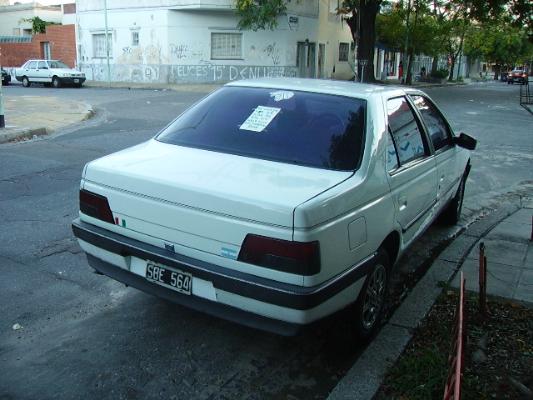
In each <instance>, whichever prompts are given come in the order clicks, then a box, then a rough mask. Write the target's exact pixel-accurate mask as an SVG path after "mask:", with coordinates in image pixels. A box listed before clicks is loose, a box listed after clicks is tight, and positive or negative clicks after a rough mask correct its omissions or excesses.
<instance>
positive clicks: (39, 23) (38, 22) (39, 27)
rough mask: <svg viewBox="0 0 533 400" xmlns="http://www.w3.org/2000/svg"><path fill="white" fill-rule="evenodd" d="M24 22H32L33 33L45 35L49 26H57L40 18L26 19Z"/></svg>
mask: <svg viewBox="0 0 533 400" xmlns="http://www.w3.org/2000/svg"><path fill="white" fill-rule="evenodd" d="M22 21H24V22H31V33H33V34H36V33H45V32H46V27H47V26H48V25H56V23H55V22H49V21H44V20H42V19H41V18H39V17H32V18H24V19H23V20H22Z"/></svg>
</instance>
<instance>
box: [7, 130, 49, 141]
mask: <svg viewBox="0 0 533 400" xmlns="http://www.w3.org/2000/svg"><path fill="white" fill-rule="evenodd" d="M47 134H48V131H47V130H46V128H45V127H41V128H32V129H20V130H19V129H13V130H10V131H8V132H1V131H0V144H3V143H8V142H12V141H15V140H17V139H31V138H33V137H34V136H44V135H47Z"/></svg>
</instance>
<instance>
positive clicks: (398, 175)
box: [73, 78, 476, 338]
mask: <svg viewBox="0 0 533 400" xmlns="http://www.w3.org/2000/svg"><path fill="white" fill-rule="evenodd" d="M475 145H476V141H475V139H473V138H471V137H469V136H467V135H465V134H461V135H459V136H456V135H455V134H454V132H453V130H452V129H451V127H450V125H449V123H448V122H447V121H446V119H445V118H444V116H443V114H442V112H441V111H440V110H439V109H438V107H437V106H436V105H435V104H434V103H433V101H432V100H431V99H430V98H429V97H428V96H427V95H426V94H424V93H423V92H421V91H418V90H410V89H402V88H393V87H383V86H375V85H365V84H357V83H355V84H354V83H351V82H335V81H326V80H312V79H281V78H280V79H258V80H245V81H238V82H233V83H230V84H227V85H226V86H224V87H222V88H221V89H219V90H217V91H215V92H213V93H212V94H210V95H209V96H207V97H206V98H204V99H203V100H201V101H200V102H198V103H197V104H195V105H193V106H192V107H190V108H189V109H188V110H186V111H185V112H184V113H183V114H181V115H180V116H179V117H178V118H177V119H175V120H174V121H173V122H172V123H171V124H170V125H168V126H167V127H166V128H165V129H164V130H163V131H162V132H160V133H159V134H158V135H157V136H155V137H154V138H153V139H151V140H149V141H147V142H145V143H142V144H140V145H137V146H135V147H132V148H129V149H126V150H123V151H120V152H118V153H115V154H111V155H108V156H106V157H103V158H100V159H98V160H95V161H92V162H90V163H88V164H87V165H86V166H85V168H84V170H83V176H82V180H81V188H80V214H79V218H77V219H76V220H75V221H73V231H74V234H75V235H76V236H77V238H78V240H79V244H80V246H81V247H82V249H83V250H84V251H85V252H86V253H87V257H88V261H89V264H90V265H91V266H92V267H93V268H94V269H95V270H96V271H97V272H99V273H102V274H105V275H108V276H109V277H111V278H113V279H115V280H117V281H120V282H123V283H125V284H126V285H129V286H133V287H135V288H138V289H140V290H142V291H145V292H148V293H151V294H154V295H157V296H160V297H162V298H164V299H167V300H171V301H174V302H176V303H179V304H182V305H186V306H188V307H191V308H193V309H196V310H199V311H203V312H206V313H210V314H212V315H215V316H219V317H222V318H226V319H228V320H231V321H235V322H239V323H241V324H244V325H248V326H253V327H257V328H261V329H265V330H269V331H274V332H277V333H281V334H293V333H295V332H297V331H298V330H299V328H301V327H302V326H305V325H308V324H310V323H312V322H314V321H317V320H319V319H321V318H323V317H326V316H328V315H330V314H332V313H334V312H336V311H338V310H341V309H344V308H346V307H350V309H349V310H350V311H351V312H346V313H343V315H344V314H346V315H350V316H351V317H350V318H353V326H354V327H355V328H356V329H355V331H356V332H357V333H358V335H359V336H360V337H362V338H367V337H369V336H370V335H371V334H372V333H373V332H374V330H375V329H376V327H377V326H378V325H379V322H380V318H381V316H382V312H383V305H384V302H385V300H386V295H387V285H388V282H389V276H390V274H391V269H392V267H393V265H394V263H395V261H396V260H397V259H398V257H399V256H400V255H401V254H402V252H403V251H404V250H405V249H406V248H407V247H408V246H409V245H410V244H411V243H412V242H413V241H414V240H415V239H416V238H417V237H418V236H419V235H421V234H422V233H423V232H424V230H425V229H426V228H427V227H428V226H429V225H430V224H431V223H432V221H434V220H435V219H436V218H437V216H439V215H441V216H442V218H443V220H445V221H447V222H448V223H452V224H453V223H456V222H457V220H458V219H459V216H460V213H461V206H462V201H463V193H464V189H465V182H466V180H467V177H468V173H469V171H470V152H469V149H470V150H472V149H474V148H475Z"/></svg>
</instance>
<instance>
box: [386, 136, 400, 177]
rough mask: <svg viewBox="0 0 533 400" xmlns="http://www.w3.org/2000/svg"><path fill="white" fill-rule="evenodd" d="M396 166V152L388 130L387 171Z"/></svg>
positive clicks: (392, 169)
mask: <svg viewBox="0 0 533 400" xmlns="http://www.w3.org/2000/svg"><path fill="white" fill-rule="evenodd" d="M396 168H398V153H397V152H396V147H395V146H394V140H392V136H391V134H390V132H389V133H388V134H387V171H388V172H392V171H394V170H395V169H396Z"/></svg>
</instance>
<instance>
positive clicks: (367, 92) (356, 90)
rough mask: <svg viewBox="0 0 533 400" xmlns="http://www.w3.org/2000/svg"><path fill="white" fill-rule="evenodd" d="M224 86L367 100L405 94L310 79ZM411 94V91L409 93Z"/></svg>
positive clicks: (262, 80)
mask: <svg viewBox="0 0 533 400" xmlns="http://www.w3.org/2000/svg"><path fill="white" fill-rule="evenodd" d="M226 86H241V87H257V88H266V89H284V90H297V91H305V92H313V93H324V94H333V95H339V96H347V97H355V98H362V99H367V98H370V97H373V96H376V95H378V96H382V95H385V96H387V97H388V96H391V95H401V94H405V93H406V90H405V89H404V88H402V87H398V86H392V85H377V84H367V83H358V82H351V81H335V80H328V79H310V78H259V79H244V80H240V81H233V82H230V83H228V84H226ZM410 92H411V91H410Z"/></svg>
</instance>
